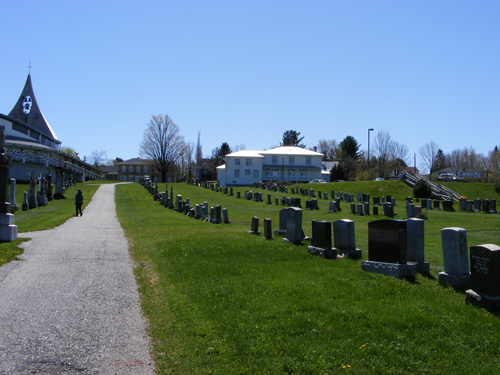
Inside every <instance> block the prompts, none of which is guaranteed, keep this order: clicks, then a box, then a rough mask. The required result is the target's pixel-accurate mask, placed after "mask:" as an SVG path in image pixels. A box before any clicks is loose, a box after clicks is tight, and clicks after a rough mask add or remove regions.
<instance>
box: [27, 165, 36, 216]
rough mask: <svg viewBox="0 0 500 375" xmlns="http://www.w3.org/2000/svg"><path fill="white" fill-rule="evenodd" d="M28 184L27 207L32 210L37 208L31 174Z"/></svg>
mask: <svg viewBox="0 0 500 375" xmlns="http://www.w3.org/2000/svg"><path fill="white" fill-rule="evenodd" d="M28 183H29V189H28V207H29V209H30V210H31V209H32V208H37V207H38V201H37V199H36V180H35V178H34V173H33V172H31V178H30V179H29V181H28Z"/></svg>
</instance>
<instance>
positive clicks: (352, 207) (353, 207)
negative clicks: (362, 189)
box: [351, 203, 356, 214]
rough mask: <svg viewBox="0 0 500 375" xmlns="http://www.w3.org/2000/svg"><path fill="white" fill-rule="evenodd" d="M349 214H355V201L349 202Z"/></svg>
mask: <svg viewBox="0 0 500 375" xmlns="http://www.w3.org/2000/svg"><path fill="white" fill-rule="evenodd" d="M351 214H356V203H351Z"/></svg>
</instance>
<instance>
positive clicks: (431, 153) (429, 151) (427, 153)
mask: <svg viewBox="0 0 500 375" xmlns="http://www.w3.org/2000/svg"><path fill="white" fill-rule="evenodd" d="M438 150H439V147H438V145H437V144H436V142H434V141H431V142H429V143H426V144H425V145H423V146H422V147H419V148H418V153H419V154H420V157H421V158H422V162H421V163H420V164H421V166H422V168H423V169H427V170H428V171H429V180H432V172H433V170H432V167H433V166H434V161H435V159H436V155H437V152H438Z"/></svg>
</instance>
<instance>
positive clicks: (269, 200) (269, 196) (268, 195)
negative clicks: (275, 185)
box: [266, 193, 273, 204]
mask: <svg viewBox="0 0 500 375" xmlns="http://www.w3.org/2000/svg"><path fill="white" fill-rule="evenodd" d="M266 204H273V203H272V202H271V193H267V202H266Z"/></svg>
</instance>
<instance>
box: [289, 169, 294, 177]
mask: <svg viewBox="0 0 500 375" xmlns="http://www.w3.org/2000/svg"><path fill="white" fill-rule="evenodd" d="M288 177H289V178H293V169H289V170H288Z"/></svg>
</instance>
